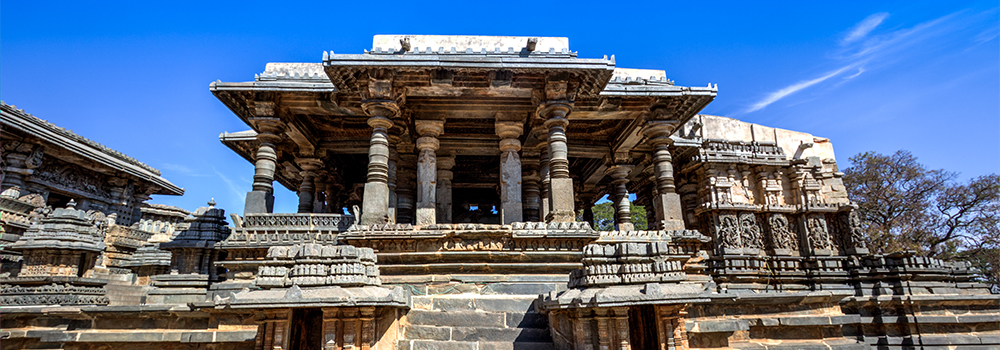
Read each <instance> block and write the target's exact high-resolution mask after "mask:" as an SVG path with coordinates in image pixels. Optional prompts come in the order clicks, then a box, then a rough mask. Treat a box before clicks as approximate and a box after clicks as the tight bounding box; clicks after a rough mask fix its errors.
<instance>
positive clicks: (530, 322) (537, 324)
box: [507, 312, 549, 329]
mask: <svg viewBox="0 0 1000 350" xmlns="http://www.w3.org/2000/svg"><path fill="white" fill-rule="evenodd" d="M548 326H549V318H548V316H546V315H543V314H539V313H534V312H525V313H520V312H510V313H507V327H510V328H546V329H547V328H548Z"/></svg>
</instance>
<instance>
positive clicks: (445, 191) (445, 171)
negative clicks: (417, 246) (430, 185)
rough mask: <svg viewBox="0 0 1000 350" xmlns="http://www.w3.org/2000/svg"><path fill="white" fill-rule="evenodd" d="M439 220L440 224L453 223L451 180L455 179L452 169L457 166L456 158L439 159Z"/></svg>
mask: <svg viewBox="0 0 1000 350" xmlns="http://www.w3.org/2000/svg"><path fill="white" fill-rule="evenodd" d="M437 164H438V170H437V179H438V183H437V219H438V222H439V223H444V224H450V223H452V218H451V214H452V203H453V202H452V197H451V180H452V179H453V178H454V177H455V174H454V173H452V171H451V168H453V167H454V166H455V156H454V155H453V156H450V157H438V159H437Z"/></svg>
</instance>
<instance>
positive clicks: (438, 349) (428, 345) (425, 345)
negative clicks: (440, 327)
mask: <svg viewBox="0 0 1000 350" xmlns="http://www.w3.org/2000/svg"><path fill="white" fill-rule="evenodd" d="M478 348H479V347H478V344H476V342H459V341H437V340H414V341H413V342H411V343H410V350H477V349H478Z"/></svg>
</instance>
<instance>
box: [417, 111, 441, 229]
mask: <svg viewBox="0 0 1000 350" xmlns="http://www.w3.org/2000/svg"><path fill="white" fill-rule="evenodd" d="M416 127H417V133H418V134H420V138H418V139H417V149H419V150H420V154H419V155H418V156H417V225H433V224H434V223H436V222H437V213H436V211H437V202H436V195H437V188H436V187H437V154H436V153H435V152H436V151H437V149H438V147H440V143H439V142H438V139H437V137H438V136H440V135H441V133H442V132H443V131H444V121H443V120H417V121H416Z"/></svg>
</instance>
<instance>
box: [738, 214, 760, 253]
mask: <svg viewBox="0 0 1000 350" xmlns="http://www.w3.org/2000/svg"><path fill="white" fill-rule="evenodd" d="M740 240H741V241H743V246H744V247H747V248H757V249H760V248H763V247H764V244H763V242H762V241H761V237H760V227H759V226H757V217H756V216H754V214H753V213H742V214H740Z"/></svg>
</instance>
